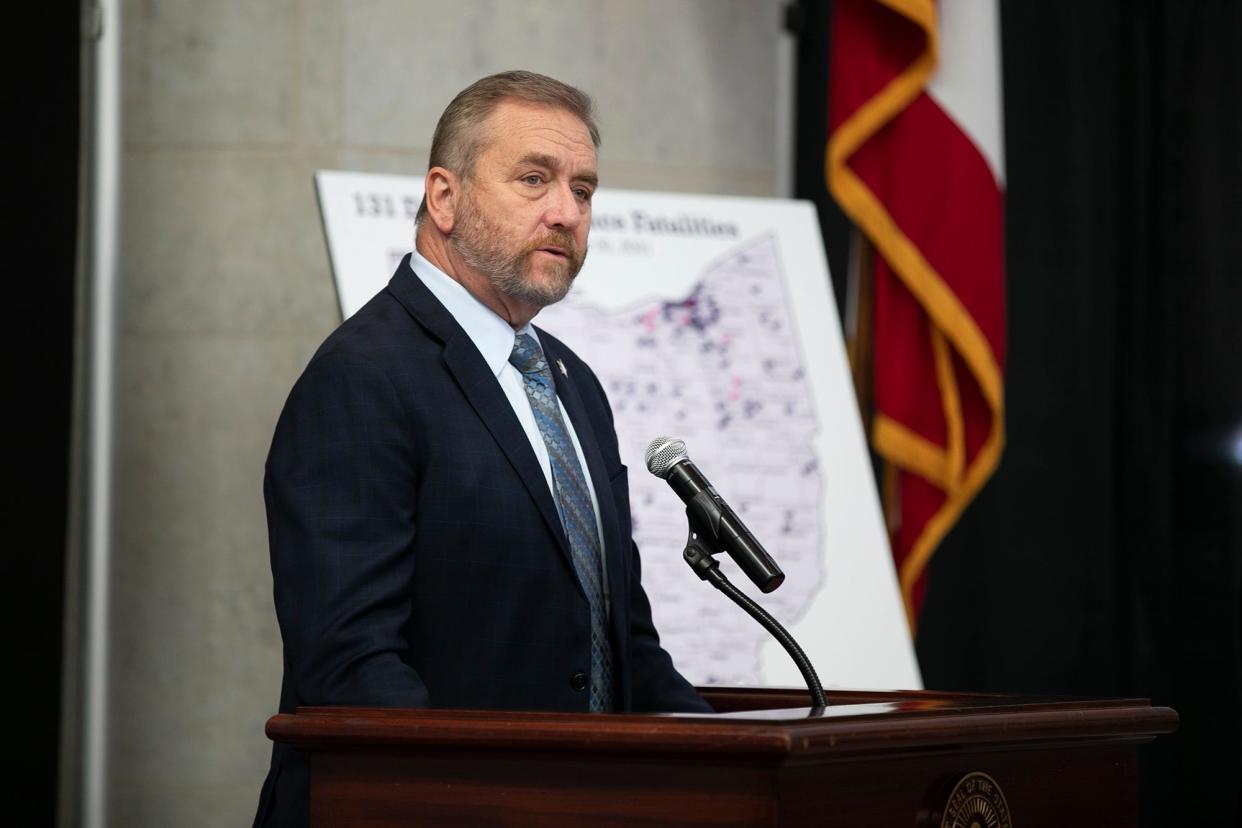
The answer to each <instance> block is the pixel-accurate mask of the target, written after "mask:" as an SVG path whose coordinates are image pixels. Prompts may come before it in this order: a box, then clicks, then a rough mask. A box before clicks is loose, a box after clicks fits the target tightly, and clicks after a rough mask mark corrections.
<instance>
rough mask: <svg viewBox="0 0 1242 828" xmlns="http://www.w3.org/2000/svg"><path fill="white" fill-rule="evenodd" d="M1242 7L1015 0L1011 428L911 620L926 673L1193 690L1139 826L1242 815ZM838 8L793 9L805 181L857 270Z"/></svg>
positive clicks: (1148, 690)
mask: <svg viewBox="0 0 1242 828" xmlns="http://www.w3.org/2000/svg"><path fill="white" fill-rule="evenodd" d="M1238 6H1239V4H1237V3H1234V2H1193V3H1187V2H1177V1H1175V0H1169V1H1168V2H1122V1H1121V0H1114V1H1113V2H1091V3H1083V2H1081V1H1080V0H1046V2H1039V3H1031V2H1026V0H1001V3H1000V8H1001V25H1002V35H1001V48H1002V60H1003V74H1004V98H1005V102H1004V103H1005V112H1004V114H1005V156H1006V158H1005V164H1006V190H1007V194H1006V211H1007V212H1006V260H1007V261H1006V267H1007V274H1006V275H1007V290H1008V309H1007V315H1008V319H1007V322H1008V342H1009V348H1008V351H1009V361H1008V364H1007V366H1006V378H1005V386H1006V388H1005V391H1006V407H1007V414H1006V418H1007V420H1006V426H1007V432H1008V440H1007V444H1006V446H1005V451H1004V454H1003V456H1002V458H1001V463H1000V468H999V470H998V472H997V474H996V475H995V477H994V478H993V479H992V480H991V481H990V482H989V483H988V484H987V485H986V486H985V488H984V489H983V491H982V493H981V494H980V496H979V498H978V499H977V500H976V501H975V503H974V504H973V505H972V506H971V507H970V508H969V509H968V510H967V512H966V513H965V515H964V516H963V518H962V520H961V521H960V522H959V523H958V525H957V526H956V527H955V528H954V530H953V531H952V532H951V533H950V534H949V536H948V537H947V538H946V540H945V542H944V543H943V544H942V545H941V547H940V549H939V551H938V552H937V553H936V555H935V557H934V558H933V559H932V564H931V567H930V580H929V582H928V597H927V602H926V605H925V608H924V612H923V616H922V618H921V620H920V626H919V632H918V638H917V646H918V654H919V663H920V666H921V668H922V670H923V677H924V681H925V683H926V685H927V687H929V688H933V689H943V690H966V689H969V690H984V691H1005V692H1029V693H1054V694H1061V695H1096V696H1140V697H1147V698H1151V699H1153V701H1154V702H1155V703H1157V704H1160V705H1167V706H1170V707H1173V708H1174V709H1176V710H1177V711H1178V712H1179V713H1180V715H1181V726H1180V728H1179V730H1178V732H1177V733H1175V734H1173V735H1170V736H1165V737H1161V738H1160V739H1158V740H1157V741H1156V742H1155V743H1154V744H1153V745H1151V746H1149V747H1145V748H1143V749H1142V750H1141V751H1140V755H1141V756H1142V760H1141V761H1142V762H1143V766H1142V773H1143V777H1142V779H1141V780H1140V790H1141V794H1140V796H1141V797H1142V799H1141V806H1142V813H1143V819H1144V824H1147V825H1189V824H1199V823H1202V824H1213V825H1238V824H1240V820H1242V806H1240V800H1239V797H1240V796H1242V794H1240V793H1239V791H1240V790H1242V465H1240V464H1239V462H1238V461H1236V460H1233V461H1231V460H1230V451H1231V445H1230V444H1231V442H1234V441H1237V440H1239V439H1242V365H1240V364H1239V362H1240V358H1242V337H1240V336H1239V329H1240V328H1242V323H1240V322H1239V319H1238V316H1239V314H1240V313H1242V289H1240V284H1242V118H1240V116H1239V109H1240V108H1242V57H1240V55H1242V26H1240V24H1239V11H1238ZM830 19H831V8H830V4H826V3H815V2H802V3H796V4H792V5H791V15H790V24H791V27H792V28H793V29H794V31H795V34H796V35H797V37H798V43H799V50H798V55H799V58H798V60H799V68H798V96H799V100H798V107H797V111H798V117H799V122H798V128H797V135H798V139H799V146H798V152H797V176H798V184H797V190H798V193H797V194H798V195H799V197H802V198H811V199H814V200H816V202H817V203H818V204H819V205H820V215H821V220H822V223H823V225H824V228H825V238H826V242H827V246H828V250H829V257H830V260H831V265H832V272H833V273H834V274H845V273H846V272H847V267H846V263H847V260H846V255H847V253H848V250H849V246H848V239H849V234H850V228H849V225H848V223H847V221H846V219H845V218H844V216H843V215H842V214H841V213H840V211H839V210H837V209H836V207H835V206H834V205H832V204H831V202H830V199H829V197H828V194H827V192H826V189H825V185H824V156H823V153H824V137H825V136H826V134H827V119H826V101H827V94H828V91H827V90H828V83H827V72H828V55H827V43H828V32H829V25H830ZM834 281H835V284H834V287H835V289H836V292H837V297H838V302H839V304H841V306H842V307H844V303H843V302H842V299H843V297H844V291H845V285H844V283H843V282H844V279H843V278H837V277H836V276H834Z"/></svg>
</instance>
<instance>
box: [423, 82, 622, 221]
mask: <svg viewBox="0 0 1242 828" xmlns="http://www.w3.org/2000/svg"><path fill="white" fill-rule="evenodd" d="M506 99H513V100H518V101H526V102H527V103H534V104H544V105H546V106H553V107H557V108H559V109H564V110H565V111H567V112H569V113H570V114H571V115H574V116H576V117H577V118H578V120H580V121H582V123H583V124H584V125H585V126H586V128H587V132H589V133H590V134H591V143H592V144H594V145H595V148H596V149H597V150H598V149H599V144H600V141H599V127H598V126H596V124H595V104H594V103H593V102H592V101H591V97H590V96H589V95H587V93H585V92H583V91H582V90H581V89H576V88H575V87H572V86H570V85H569V84H567V83H561V82H560V81H558V80H556V79H555V78H550V77H548V76H547V75H540V74H537V73H535V72H526V71H522V70H513V71H509V72H498V73H497V74H495V75H488V76H487V77H485V78H481V79H479V80H477V81H475V82H474V83H472V84H470V85H469V86H467V87H466V88H465V89H463V90H462V91H460V92H458V93H457V97H455V98H453V100H452V101H451V102H450V103H449V105H448V106H447V107H446V108H445V110H444V114H443V115H441V116H440V122H439V123H438V124H436V131H435V135H434V136H433V137H432V139H431V158H430V160H429V161H428V164H427V168H428V169H430V168H432V167H444V168H445V169H446V170H450V171H451V172H454V173H456V174H457V175H458V176H460V177H461V178H463V179H468V178H470V176H471V174H472V173H473V172H474V164H475V162H476V161H477V160H478V158H479V154H480V153H481V152H482V151H483V149H484V148H485V142H486V140H487V139H488V138H489V135H488V134H487V130H486V129H485V128H484V126H483V124H484V122H485V121H486V120H487V117H488V116H489V115H491V114H492V111H493V110H494V109H495V108H496V106H497V105H498V104H499V103H500V102H501V101H503V100H506ZM426 214H427V199H426V198H425V197H424V198H423V203H422V204H421V205H420V206H419V208H418V216H417V218H416V219H415V223H416V224H417V223H419V222H421V221H422V220H423V217H424V216H425V215H426Z"/></svg>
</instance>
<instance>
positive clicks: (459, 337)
mask: <svg viewBox="0 0 1242 828" xmlns="http://www.w3.org/2000/svg"><path fill="white" fill-rule="evenodd" d="M388 289H389V291H390V292H391V293H392V294H393V296H395V297H396V299H397V301H399V302H400V303H401V304H402V305H403V306H404V307H405V309H406V310H407V311H409V312H410V314H411V315H412V316H413V317H414V318H415V319H416V320H418V322H419V323H420V324H422V325H423V327H425V328H426V329H427V330H428V331H430V332H431V333H432V334H434V335H435V336H436V337H437V338H438V339H440V341H441V342H443V343H444V364H445V366H446V367H447V368H448V370H449V372H450V373H451V374H452V375H453V378H454V379H455V380H456V381H457V384H458V386H459V387H460V388H461V390H462V393H463V394H464V395H465V397H466V399H467V400H468V401H469V402H470V405H471V406H472V407H473V408H474V410H475V413H476V414H478V415H479V419H480V420H482V421H483V424H484V425H485V426H486V427H487V430H488V431H489V432H491V434H492V437H493V438H494V439H495V440H496V443H497V445H499V446H500V450H501V451H502V452H504V454H505V457H506V458H508V460H509V463H510V465H512V466H513V468H514V470H515V471H516V472H517V474H518V477H519V478H521V480H522V483H523V484H524V485H525V486H526V489H527V491H528V492H530V496H531V498H532V499H533V500H534V501H535V505H536V506H537V507H538V508H539V514H540V515H541V516H542V517H543V520H544V522H545V523H546V524H547V525H548V529H549V530H550V531H551V532H552V536H553V537H555V538H556V543H557V546H558V547H559V548H560V550H561V554H562V555H564V556H565V560H566V561H567V562H568V563H569V564H570V566H571V567H572V566H573V556H572V555H571V553H570V551H569V540H568V539H567V538H566V537H565V529H564V527H563V526H561V518H560V515H559V514H558V513H557V511H556V503H555V501H553V499H552V493H551V491H549V490H548V482H547V479H546V478H545V477H544V476H543V469H541V468H540V467H539V460H538V459H537V458H536V457H535V452H534V451H533V450H532V449H531V447H530V440H528V439H527V437H526V432H525V431H524V430H523V429H522V424H521V423H520V422H518V418H517V415H516V414H514V413H513V406H511V405H510V404H509V398H508V397H506V396H505V393H504V391H502V390H501V388H500V383H498V382H497V381H496V377H495V375H493V374H492V372H491V369H489V368H488V367H487V362H486V361H485V360H484V359H483V355H482V354H480V353H479V349H478V348H476V347H475V346H474V343H473V342H471V341H470V337H469V336H467V335H466V332H465V331H463V330H462V329H461V326H460V325H458V324H457V321H456V320H455V319H453V315H452V314H450V313H449V312H448V311H447V310H446V309H445V308H444V306H443V305H441V304H440V302H439V300H437V299H436V298H435V295H434V294H432V292H431V291H430V290H428V289H427V287H426V285H424V284H423V283H422V281H421V280H420V279H419V278H418V277H417V276H416V275H414V271H412V270H411V269H410V267H409V256H406V258H405V259H404V260H403V261H402V262H401V265H400V266H398V268H397V272H396V273H395V274H394V275H393V277H392V280H391V281H390V282H389V283H388ZM575 581H576V579H575ZM579 588H581V587H579Z"/></svg>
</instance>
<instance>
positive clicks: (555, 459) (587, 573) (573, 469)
mask: <svg viewBox="0 0 1242 828" xmlns="http://www.w3.org/2000/svg"><path fill="white" fill-rule="evenodd" d="M509 362H510V363H512V364H513V367H515V368H517V369H518V370H519V371H521V372H522V380H523V383H522V384H523V385H524V386H525V387H526V396H527V397H528V398H529V399H530V408H531V411H532V412H533V413H534V415H535V423H536V424H537V425H538V426H539V433H540V435H542V436H543V443H544V445H545V446H547V448H548V459H549V460H550V461H551V464H552V483H553V488H554V489H555V494H556V509H557V511H558V512H559V513H560V516H561V525H562V526H563V527H564V528H565V535H566V537H567V538H568V539H569V549H570V551H571V552H572V553H573V561H574V569H575V570H576V571H577V575H578V581H579V582H580V583H581V584H582V589H583V591H584V592H585V593H586V597H587V603H588V604H589V605H590V609H591V698H590V706H591V710H592V711H594V712H600V711H608V710H612V648H611V647H610V646H609V644H608V625H607V614H606V609H607V608H606V607H605V603H604V600H605V599H604V593H603V587H602V583H601V578H602V570H601V561H602V559H603V556H602V555H601V553H600V545H599V527H598V525H597V524H596V522H595V509H594V508H593V507H592V506H591V494H590V492H588V491H587V484H586V478H585V477H584V476H583V474H582V466H581V465H580V464H579V463H578V453H577V452H576V451H574V444H573V440H571V439H570V437H569V431H568V430H567V429H566V428H565V421H564V420H563V419H562V418H561V408H560V405H559V404H558V403H557V401H556V385H555V383H554V382H553V381H552V371H551V369H550V368H549V367H548V361H547V360H546V359H545V358H544V356H543V349H542V348H540V347H539V343H538V342H536V341H535V338H534V337H532V336H530V335H528V334H520V335H519V336H518V337H517V339H516V340H515V341H514V343H513V353H511V354H510V355H509Z"/></svg>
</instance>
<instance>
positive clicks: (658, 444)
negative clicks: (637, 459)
mask: <svg viewBox="0 0 1242 828" xmlns="http://www.w3.org/2000/svg"><path fill="white" fill-rule="evenodd" d="M689 456H690V455H689V454H687V453H686V443H685V441H684V440H678V439H677V438H676V437H657V438H655V439H654V440H652V441H651V444H650V445H648V446H647V452H646V454H644V456H643V457H644V459H645V460H646V461H647V471H649V472H651V473H652V474H654V475H655V476H656V477H662V478H664V479H665V480H667V479H668V473H669V472H670V471H672V470H673V466H676V465H677V464H678V463H680V462H681V461H682V460H685V459H686V458H687V457H689Z"/></svg>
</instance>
